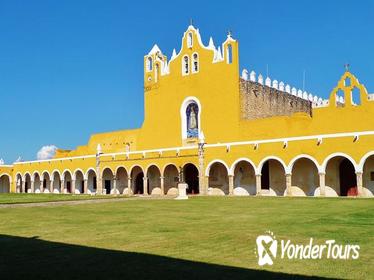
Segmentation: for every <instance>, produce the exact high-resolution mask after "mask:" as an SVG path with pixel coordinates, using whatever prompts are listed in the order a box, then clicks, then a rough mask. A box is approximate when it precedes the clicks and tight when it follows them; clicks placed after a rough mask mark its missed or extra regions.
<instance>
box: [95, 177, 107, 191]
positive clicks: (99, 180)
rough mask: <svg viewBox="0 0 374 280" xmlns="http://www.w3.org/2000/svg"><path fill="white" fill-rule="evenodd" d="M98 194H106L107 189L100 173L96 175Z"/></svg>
mask: <svg viewBox="0 0 374 280" xmlns="http://www.w3.org/2000/svg"><path fill="white" fill-rule="evenodd" d="M96 194H105V190H104V189H103V180H102V178H101V176H100V175H99V176H97V177H96Z"/></svg>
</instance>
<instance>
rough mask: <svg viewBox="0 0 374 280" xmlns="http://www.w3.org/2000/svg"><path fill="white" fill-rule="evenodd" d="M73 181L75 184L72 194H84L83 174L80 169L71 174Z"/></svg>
mask: <svg viewBox="0 0 374 280" xmlns="http://www.w3.org/2000/svg"><path fill="white" fill-rule="evenodd" d="M73 179H74V182H75V187H74V193H75V194H82V193H85V190H84V187H85V184H84V181H85V179H84V173H83V170H82V169H79V168H78V169H76V170H75V171H74V173H73Z"/></svg>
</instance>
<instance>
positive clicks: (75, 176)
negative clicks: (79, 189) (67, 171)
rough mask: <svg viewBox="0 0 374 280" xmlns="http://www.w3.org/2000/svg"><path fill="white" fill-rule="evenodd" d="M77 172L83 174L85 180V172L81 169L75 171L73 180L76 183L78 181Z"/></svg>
mask: <svg viewBox="0 0 374 280" xmlns="http://www.w3.org/2000/svg"><path fill="white" fill-rule="evenodd" d="M77 172H81V173H82V176H83V180H84V172H83V170H82V169H80V168H77V169H75V170H74V172H73V180H74V181H75V180H77Z"/></svg>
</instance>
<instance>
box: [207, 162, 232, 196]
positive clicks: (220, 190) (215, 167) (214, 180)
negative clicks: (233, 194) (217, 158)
mask: <svg viewBox="0 0 374 280" xmlns="http://www.w3.org/2000/svg"><path fill="white" fill-rule="evenodd" d="M208 182H209V183H208V185H209V187H208V194H210V195H226V194H229V177H228V172H227V168H226V166H225V165H224V164H223V163H221V162H215V163H213V164H212V165H211V166H210V169H209V181H208Z"/></svg>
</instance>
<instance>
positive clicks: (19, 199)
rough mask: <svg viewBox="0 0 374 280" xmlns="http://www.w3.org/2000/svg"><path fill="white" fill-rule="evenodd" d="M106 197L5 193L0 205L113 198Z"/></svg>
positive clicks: (0, 199)
mask: <svg viewBox="0 0 374 280" xmlns="http://www.w3.org/2000/svg"><path fill="white" fill-rule="evenodd" d="M113 197H115V196H108V195H106V196H105V195H71V194H45V193H43V194H32V193H6V194H0V204H17V203H33V202H50V201H69V200H87V199H101V198H113Z"/></svg>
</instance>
